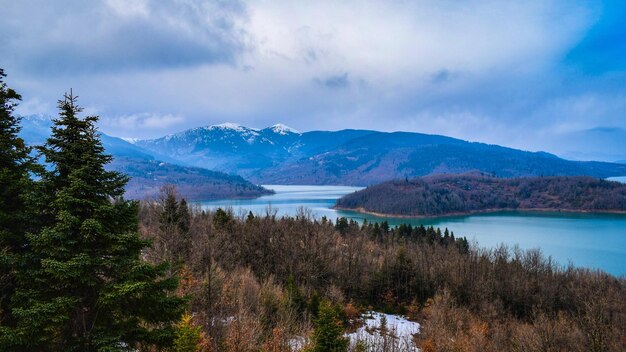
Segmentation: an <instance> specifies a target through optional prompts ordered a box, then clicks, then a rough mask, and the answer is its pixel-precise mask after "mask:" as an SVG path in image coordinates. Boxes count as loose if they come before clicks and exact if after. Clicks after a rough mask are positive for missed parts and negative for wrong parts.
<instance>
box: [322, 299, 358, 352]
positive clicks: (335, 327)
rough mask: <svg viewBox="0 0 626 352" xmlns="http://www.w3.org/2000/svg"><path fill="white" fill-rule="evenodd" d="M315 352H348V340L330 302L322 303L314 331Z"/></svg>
mask: <svg viewBox="0 0 626 352" xmlns="http://www.w3.org/2000/svg"><path fill="white" fill-rule="evenodd" d="M313 341H314V344H315V345H314V347H313V352H342V351H347V350H348V344H349V341H348V338H346V337H344V336H343V326H342V323H341V319H340V318H339V315H338V314H337V310H336V309H335V307H333V305H332V303H330V302H329V301H322V303H321V304H320V308H319V312H318V317H317V319H316V320H315V330H314V331H313Z"/></svg>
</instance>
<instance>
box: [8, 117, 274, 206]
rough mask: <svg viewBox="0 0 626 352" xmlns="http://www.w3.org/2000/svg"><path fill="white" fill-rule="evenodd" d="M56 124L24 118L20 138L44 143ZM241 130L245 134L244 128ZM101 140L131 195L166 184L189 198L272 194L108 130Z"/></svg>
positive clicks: (138, 195)
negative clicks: (126, 179) (190, 165)
mask: <svg viewBox="0 0 626 352" xmlns="http://www.w3.org/2000/svg"><path fill="white" fill-rule="evenodd" d="M52 124H53V123H52V117H51V116H48V115H32V116H25V117H22V120H21V126H22V130H21V131H20V137H22V138H23V139H24V141H25V142H26V143H27V144H28V145H41V144H43V143H45V141H46V139H47V138H48V137H49V136H50V132H51V127H52ZM222 127H224V126H222ZM216 128H219V127H216ZM237 132H238V133H245V131H242V130H240V131H237ZM100 139H101V141H102V145H103V146H104V148H105V150H106V152H107V153H108V154H111V155H112V156H113V161H112V163H111V164H109V165H108V166H107V167H108V168H109V169H111V170H116V171H120V172H123V173H125V174H126V175H128V176H130V177H131V179H130V181H129V183H128V184H127V185H126V197H128V198H136V199H141V198H144V197H155V196H157V195H158V192H159V188H160V187H161V186H163V185H164V184H174V185H176V186H177V188H178V191H179V192H180V193H181V195H183V196H184V197H186V198H188V199H202V200H207V199H215V198H229V197H238V198H240V197H257V196H260V195H263V194H268V193H269V191H267V190H266V189H263V188H262V187H259V186H257V185H254V184H252V183H250V182H248V181H247V180H244V179H243V178H241V177H240V176H236V175H229V174H226V173H222V172H216V171H210V170H207V169H204V168H199V167H189V166H186V165H184V163H182V162H180V161H178V160H174V159H172V158H170V157H168V156H166V155H162V154H159V153H156V152H153V151H149V150H146V149H144V148H142V147H140V146H139V145H136V144H135V143H136V142H137V140H136V139H129V138H126V139H122V138H117V137H113V136H109V135H107V134H104V133H100ZM131 142H133V143H131Z"/></svg>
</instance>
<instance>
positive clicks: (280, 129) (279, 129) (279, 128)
mask: <svg viewBox="0 0 626 352" xmlns="http://www.w3.org/2000/svg"><path fill="white" fill-rule="evenodd" d="M270 129H271V130H272V131H274V132H275V133H278V134H283V135H284V134H289V133H295V134H301V133H300V132H299V131H298V130H296V129H294V128H291V127H289V126H287V125H285V124H282V123H277V124H275V125H274V126H272V127H270Z"/></svg>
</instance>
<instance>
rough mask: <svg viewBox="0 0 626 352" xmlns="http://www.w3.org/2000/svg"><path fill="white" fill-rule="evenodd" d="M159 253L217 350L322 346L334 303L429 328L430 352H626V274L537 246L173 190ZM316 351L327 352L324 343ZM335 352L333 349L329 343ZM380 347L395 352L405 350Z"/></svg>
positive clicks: (150, 234) (343, 315) (150, 214)
mask: <svg viewBox="0 0 626 352" xmlns="http://www.w3.org/2000/svg"><path fill="white" fill-rule="evenodd" d="M140 220H141V232H142V234H143V235H144V236H146V238H148V239H150V240H151V241H152V242H153V243H154V246H153V247H152V248H151V249H150V250H149V251H147V252H146V260H149V261H154V262H159V261H162V260H167V261H170V262H172V263H174V266H173V267H172V270H173V272H177V273H179V274H180V275H181V278H182V280H183V284H182V285H181V288H180V290H181V291H182V292H184V293H186V294H188V295H189V296H190V298H191V300H190V308H189V309H190V311H191V312H192V314H193V317H194V318H193V322H194V324H196V326H198V327H200V328H201V329H202V331H203V332H204V340H203V341H205V344H206V345H207V346H212V347H211V348H209V350H220V351H257V350H261V351H288V350H289V348H288V346H289V342H290V339H293V338H295V337H297V336H304V337H308V339H310V340H308V341H310V343H311V344H312V346H314V345H315V328H316V322H317V317H318V315H317V314H319V310H318V309H319V305H320V303H319V302H320V301H321V302H329V303H328V304H331V305H332V306H334V307H335V310H337V313H336V318H337V319H338V320H337V321H338V322H340V323H341V324H342V327H343V329H345V330H348V331H349V330H350V329H354V328H355V327H356V326H357V325H358V322H356V321H357V320H355V318H356V317H358V313H359V312H362V311H364V310H367V309H372V308H373V309H375V310H379V311H386V312H394V313H400V314H405V315H407V316H408V317H410V318H411V319H415V320H417V321H419V322H420V323H421V324H422V333H421V334H419V335H417V336H416V337H415V339H416V343H417V345H418V346H421V348H422V349H423V350H424V351H621V350H624V349H625V348H626V328H625V327H626V325H625V324H626V280H624V279H618V278H615V277H612V276H610V275H608V274H605V273H602V272H597V271H590V270H587V269H577V268H573V267H561V266H558V265H557V264H556V263H554V262H552V261H551V260H550V259H549V258H546V257H545V256H543V255H542V254H541V252H540V251H538V250H531V251H522V250H519V249H517V248H507V247H500V248H495V249H489V250H488V249H481V248H477V247H475V246H472V245H469V244H468V243H467V241H466V240H465V239H464V238H462V237H461V238H459V237H458V236H457V237H455V235H454V234H452V233H450V232H449V231H448V230H447V229H444V230H443V231H441V230H440V229H434V228H425V227H422V226H418V227H411V226H410V225H402V226H399V227H397V228H390V227H389V226H388V225H387V224H386V223H382V224H378V223H374V224H372V223H365V224H362V225H361V224H358V223H356V222H352V221H348V220H346V219H345V218H341V219H338V220H337V221H334V222H331V221H329V220H327V219H321V220H314V219H312V218H311V217H310V215H309V214H308V213H307V212H306V211H302V213H301V214H300V215H298V216H297V217H294V218H277V217H276V216H275V215H273V214H272V213H269V214H264V215H262V216H255V215H253V214H247V215H246V214H239V215H238V214H232V213H229V212H227V211H223V210H217V211H216V212H213V213H212V212H206V211H202V210H201V209H198V208H189V207H188V206H187V205H186V204H185V203H181V202H177V201H176V198H175V197H174V196H173V195H172V193H171V190H169V191H168V193H167V194H164V196H163V199H162V200H160V201H158V202H152V203H142V206H141V209H140ZM313 350H316V349H313ZM321 350H322V351H324V349H321ZM373 350H379V351H383V350H385V351H392V350H394V349H393V347H392V345H389V346H387V347H386V348H384V349H383V348H382V346H377V349H373Z"/></svg>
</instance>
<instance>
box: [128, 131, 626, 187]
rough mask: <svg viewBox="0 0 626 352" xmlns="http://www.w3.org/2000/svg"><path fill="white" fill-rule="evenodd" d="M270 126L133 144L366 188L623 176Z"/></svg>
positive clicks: (431, 143)
mask: <svg viewBox="0 0 626 352" xmlns="http://www.w3.org/2000/svg"><path fill="white" fill-rule="evenodd" d="M215 126H226V127H228V128H215ZM276 126H281V125H280V124H277V125H274V126H271V127H266V128H264V129H256V128H249V127H245V126H242V125H239V124H220V125H213V126H207V127H200V128H194V129H189V130H186V131H182V132H179V133H176V134H172V135H168V136H165V137H160V138H155V139H147V140H138V141H136V145H138V146H141V147H142V148H145V149H147V150H149V151H152V152H156V153H160V154H163V155H166V156H168V157H171V158H172V159H175V160H180V161H181V162H183V163H186V164H189V165H193V166H199V167H205V168H209V169H215V170H219V171H223V172H228V173H236V174H238V175H240V176H242V177H244V178H247V179H250V180H252V181H253V182H256V183H261V184H318V185H324V184H326V185H327V184H343V185H356V186H367V185H371V184H375V183H379V182H383V181H387V180H390V179H397V178H405V177H419V176H425V175H430V174H441V173H464V172H471V171H480V172H486V173H489V174H494V175H497V176H501V177H519V176H542V175H546V176H547V175H554V176H594V177H600V178H605V177H610V176H622V175H626V167H625V166H624V165H620V164H616V163H609V162H594V161H571V160H565V159H562V158H560V157H558V156H556V155H554V154H551V153H548V152H544V151H539V152H530V151H524V150H518V149H513V148H508V147H503V146H499V145H493V144H486V143H480V142H470V141H465V140H461V139H457V138H452V137H448V136H442V135H436V134H424V133H416V132H402V131H397V132H380V131H373V130H357V129H345V130H339V131H309V132H303V133H300V132H297V131H295V130H293V129H291V128H281V129H277V128H274V127H276ZM275 130H278V131H275ZM294 131H295V132H294Z"/></svg>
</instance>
